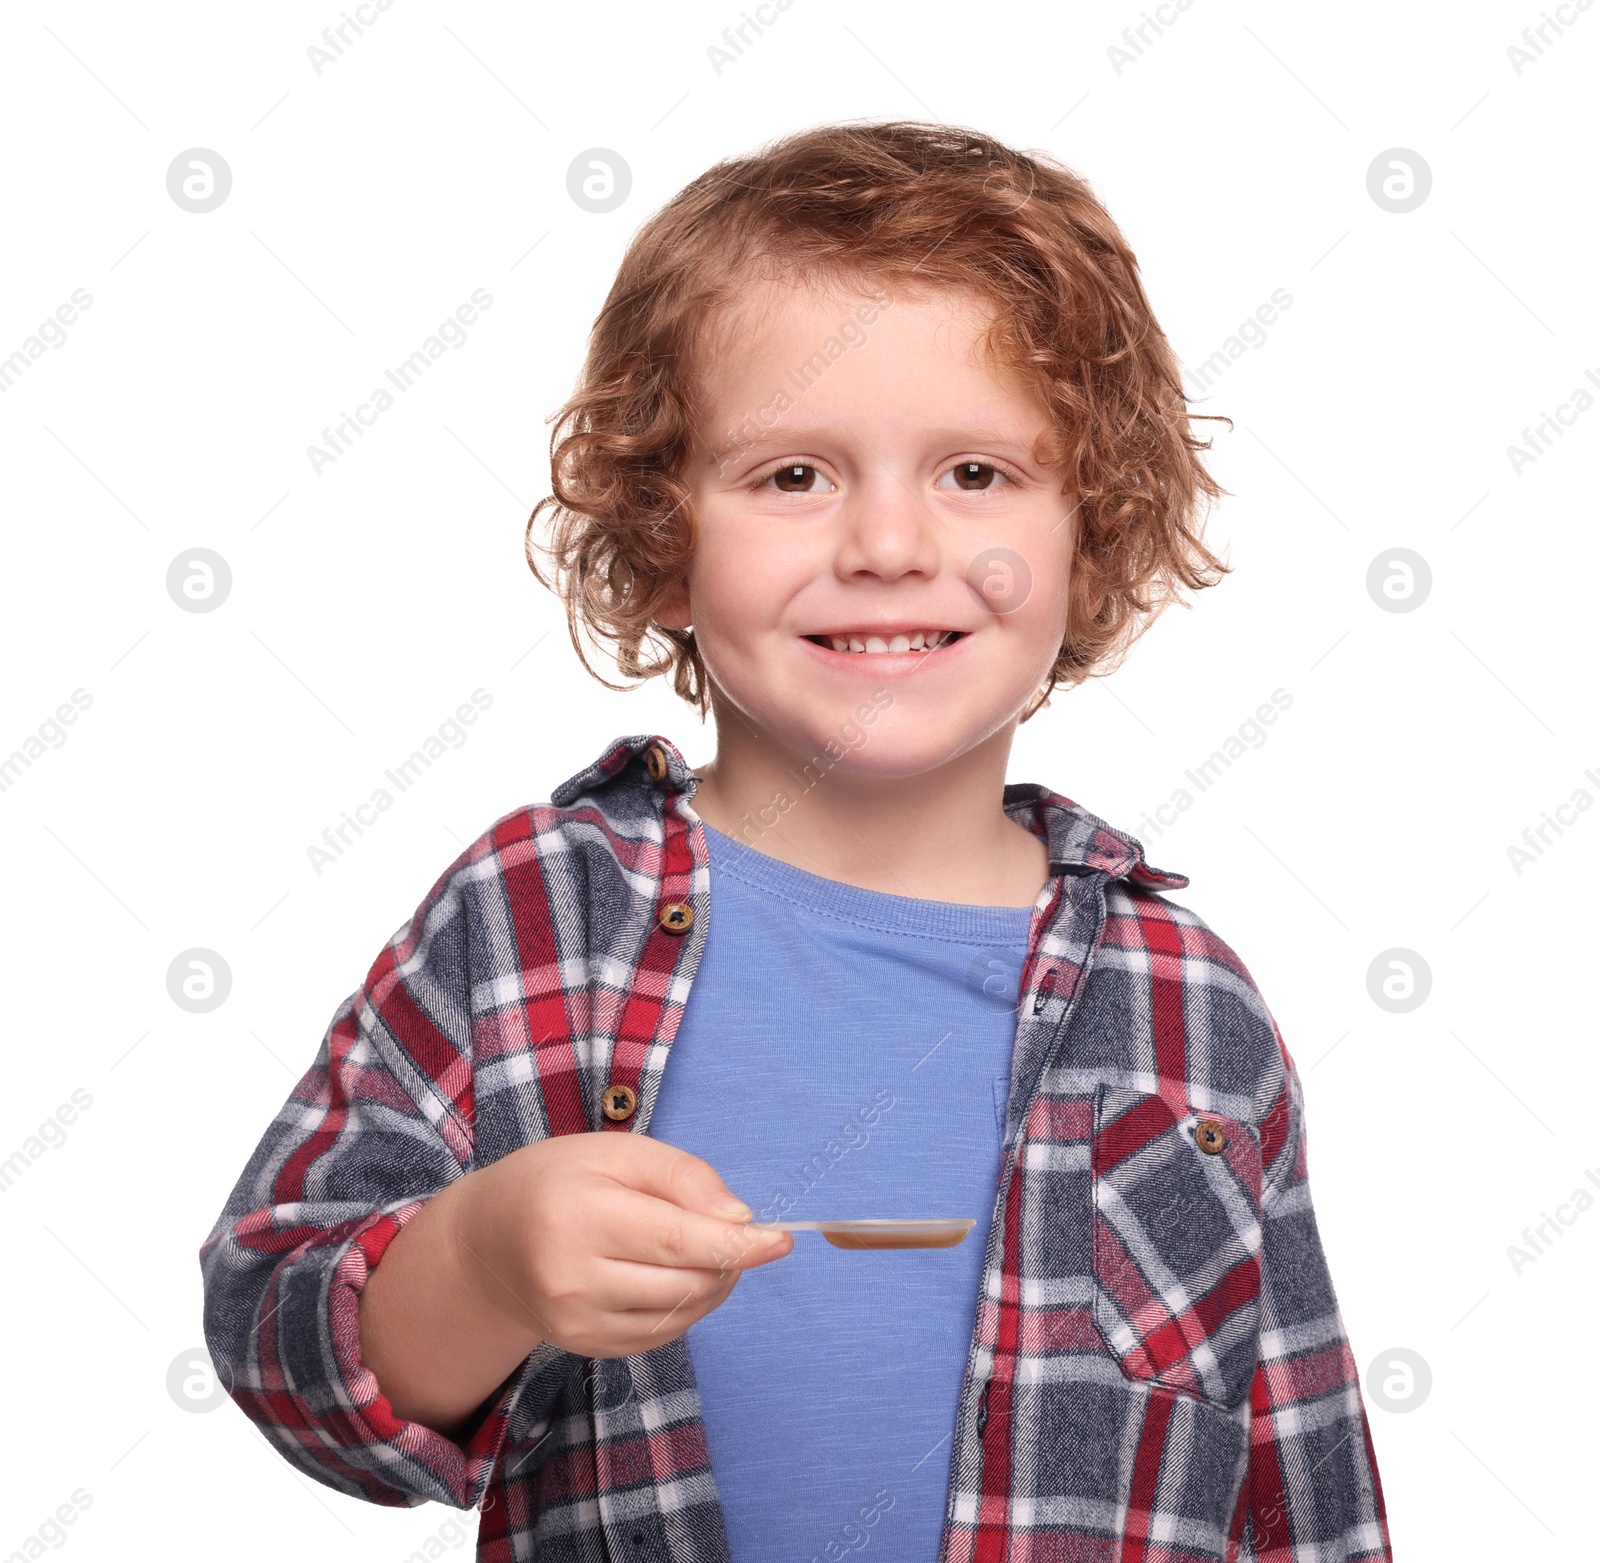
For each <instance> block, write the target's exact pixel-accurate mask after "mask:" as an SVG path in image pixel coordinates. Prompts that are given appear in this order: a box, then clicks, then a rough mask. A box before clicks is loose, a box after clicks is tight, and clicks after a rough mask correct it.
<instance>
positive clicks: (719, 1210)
mask: <svg viewBox="0 0 1600 1563" xmlns="http://www.w3.org/2000/svg"><path fill="white" fill-rule="evenodd" d="M606 1139H607V1140H608V1141H609V1142H610V1143H609V1144H608V1145H606V1146H605V1147H604V1151H605V1156H604V1163H603V1165H602V1167H601V1170H602V1172H603V1173H604V1174H605V1175H606V1176H607V1177H610V1178H613V1179H615V1180H616V1181H617V1182H619V1183H622V1184H624V1185H625V1186H626V1187H628V1188H632V1189H637V1190H638V1191H639V1192H640V1193H642V1194H653V1195H655V1197H656V1198H657V1199H664V1200H666V1201H667V1202H668V1203H670V1204H674V1205H679V1206H682V1207H683V1208H684V1209H685V1210H695V1211H700V1212H703V1213H704V1214H707V1215H715V1216H719V1217H721V1218H722V1219H724V1220H729V1221H748V1220H749V1219H750V1218H751V1215H752V1214H753V1212H752V1211H751V1209H750V1207H749V1206H748V1205H747V1204H745V1203H744V1201H743V1200H741V1199H739V1198H738V1196H737V1195H735V1194H734V1193H733V1192H732V1191H731V1190H730V1189H729V1188H728V1186H727V1184H725V1183H724V1182H723V1181H722V1179H721V1177H719V1176H718V1174H717V1170H716V1168H715V1167H713V1166H712V1165H711V1163H710V1162H708V1161H704V1160H702V1159H701V1158H700V1157H699V1156H693V1155H691V1154H690V1153H689V1152H688V1151H685V1150H680V1149H679V1148H678V1147H677V1146H676V1145H669V1144H667V1142H666V1141H665V1140H657V1139H653V1138H652V1137H651V1136H649V1135H647V1134H607V1135H606Z"/></svg>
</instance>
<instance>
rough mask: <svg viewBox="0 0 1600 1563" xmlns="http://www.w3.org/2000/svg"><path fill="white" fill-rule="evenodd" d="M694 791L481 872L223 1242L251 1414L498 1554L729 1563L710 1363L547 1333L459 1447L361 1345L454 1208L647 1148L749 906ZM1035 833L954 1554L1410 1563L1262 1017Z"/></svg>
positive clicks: (1013, 793) (1098, 827) (370, 980)
mask: <svg viewBox="0 0 1600 1563" xmlns="http://www.w3.org/2000/svg"><path fill="white" fill-rule="evenodd" d="M696 786H697V781H696V778H695V777H694V775H693V774H692V773H691V771H690V770H689V768H688V766H687V765H686V764H685V762H684V760H683V757H682V756H681V755H680V754H679V752H678V751H677V749H675V748H674V747H673V746H672V745H671V744H670V743H669V742H667V740H666V739H664V738H661V737H651V736H641V737H633V738H622V739H618V740H617V741H616V742H615V743H614V744H612V745H611V747H610V748H609V749H608V750H607V751H606V753H605V754H604V755H602V756H601V758H600V759H599V760H597V761H596V762H595V763H594V764H593V765H591V766H589V767H588V768H587V769H586V770H583V771H581V772H579V774H578V775H576V776H574V777H573V778H572V779H571V780H570V781H567V782H565V783H563V784H562V785H561V786H560V787H558V788H556V789H555V791H554V793H553V794H552V801H551V802H550V803H549V804H541V805H536V806H533V807H529V808H522V809H518V810H516V811H515V812H513V813H511V814H507V815H506V816H505V817H504V818H503V819H501V820H499V821H498V822H497V823H496V824H494V825H493V826H492V827H491V828H490V829H489V830H488V831H486V832H485V833H484V834H483V835H482V836H481V837H480V838H479V839H478V840H477V841H475V842H474V843H473V844H472V845H471V846H470V847H468V848H467V850H466V851H465V852H463V853H462V854H461V856H460V857H459V858H457V859H456V861H455V862H454V863H453V864H451V866H450V867H449V868H448V869H447V870H446V871H445V872H444V874H443V875H442V876H441V878H440V879H439V880H438V882H437V883H436V884H435V885H434V886H433V888H432V889H431V890H430V891H429V892H428V894H427V895H426V897H424V899H423V901H422V904H421V905H420V906H419V907H418V908H417V911H416V914H415V916H414V917H412V919H411V920H410V921H409V922H408V923H407V924H406V926H405V927H403V928H402V929H400V931H399V932H398V933H396V934H395V936H394V938H393V939H392V940H390V942H389V943H388V945H387V946H386V947H385V948H384V950H383V951H382V953H381V954H380V955H379V956H378V958H377V960H376V961H375V962H374V963H373V966H372V969H371V970H370V971H369V972H368V973H367V977H366V980H365V982H364V983H363V984H362V985H361V987H360V988H359V989H358V990H357V991H356V992H355V993H354V994H352V995H351V996H350V998H349V999H347V1000H346V1001H345V1002H344V1003H343V1004H342V1005H341V1006H340V1007H339V1010H338V1012H337V1013H336V1014H335V1015H334V1017H333V1020H332V1023H331V1024H330V1026H329V1028H328V1032H327V1035H326V1036H325V1037H324V1038H323V1042H322V1046H321V1049H320V1051H319V1052H318V1054H317V1057H316V1061H315V1062H314V1063H313V1064H312V1066H311V1067H310V1069H309V1070H308V1071H307V1072H306V1074H305V1076H304V1078H303V1079H302V1080H301V1081H300V1082H299V1084H298V1085H296V1086H295V1088H294V1091H293V1093H292V1095H291V1096H290V1098H289V1100H288V1101H287V1102H286V1103H285V1104H284V1107H283V1109H282V1111H281V1112H280V1113H279V1114H278V1115H277V1117H276V1119H275V1120H274V1121H273V1123H272V1125H271V1126H270V1127H269V1128H268V1130H267V1131H266V1134H265V1136H264V1137H263V1138H262V1140H261V1143H260V1144H259V1146H258V1147H257V1148H256V1151H255V1153H254V1155H253V1156H252V1157H251V1158H250V1161H249V1164H248V1166H247V1167H246V1168H245V1170H244V1173H243V1175H242V1176H241V1177H240V1179H239V1181H238V1184H237V1185H236V1186H235V1188H234V1190H233V1193H232V1194H231V1196H230V1197H229V1199H228V1202H227V1206H226V1208H225V1210H224V1211H223V1213H222V1215H221V1216H220V1217H219V1219H218V1221H217V1224H216V1226H215V1227H214V1228H213V1229H212V1232H211V1234H210V1236H209V1237H208V1238H207V1239H206V1242H205V1244H204V1246H203V1247H202V1249H201V1251H200V1259H201V1265H202V1268H203V1272H204V1278H205V1334H206V1342H207V1345H208V1347H209V1349H210V1352H211V1356H212V1358H213V1361H214V1362H215V1364H216V1366H217V1369H218V1372H219V1375H220V1377H221V1379H222V1381H223V1382H224V1383H225V1384H226V1385H227V1387H228V1389H229V1392H230V1393H231V1395H232V1397H233V1399H234V1400H235V1401H236V1402H237V1403H238V1404H239V1406H240V1408H241V1409H242V1410H243V1411H244V1413H245V1415H246V1416H248V1417H249V1418H250V1419H251V1420H252V1421H253V1422H255V1423H256V1424H257V1426H259V1427H260V1428H261V1430H262V1431H263V1433H265V1434H266V1436H267V1437H268V1439H270V1440H271V1442H272V1443H273V1444H274V1445H275V1446H276V1448H277V1449H278V1450H279V1451H280V1452H281V1453H282V1454H283V1455H284V1456H285V1458H287V1459H289V1460H291V1461H292V1462H294V1463H295V1464H296V1465H298V1466H299V1467H301V1468H302V1469H303V1470H304V1471H306V1472H307V1473H308V1474H310V1475H312V1476H314V1477H316V1478H317V1479H318V1480H319V1481H321V1482H324V1483H326V1484H327V1485H328V1486H330V1487H332V1488H335V1489H336V1490H338V1491H340V1492H344V1493H348V1494H351V1495H352V1496H354V1497H358V1498H365V1499H368V1500H370V1501H372V1502H374V1503H385V1504H395V1505H407V1506H409V1505H415V1504H419V1503H423V1502H425V1501H427V1500H429V1499H432V1500H434V1501H436V1502H440V1503H446V1504H451V1505H454V1506H455V1507H457V1508H467V1507H469V1506H476V1507H477V1508H479V1509H480V1510H481V1521H480V1526H479V1535H478V1558H479V1560H480V1563H513V1560H525V1559H531V1558H536V1559H539V1560H541V1563H557V1560H571V1563H580V1560H582V1563H588V1560H591V1559H595V1558H600V1557H606V1558H612V1559H626V1560H629V1563H645V1560H650V1563H691V1560H692V1563H715V1560H718V1559H726V1558H727V1557H728V1548H727V1541H726V1537H725V1533H724V1530H723V1518H722V1511H721V1508H720V1506H719V1505H718V1502H717V1495H716V1486H715V1483H714V1481H713V1478H712V1471H711V1466H710V1457H709V1453H708V1449H707V1443H706V1436H705V1427H704V1423H703V1422H702V1420H701V1406H700V1399H699V1396H698V1394H697V1392H696V1389H695V1378H694V1370H693V1365H692V1362H691V1359H690V1356H689V1350H688V1346H687V1343H686V1340H685V1338H684V1337H682V1336H680V1337H679V1338H678V1339H677V1340H674V1341H671V1342H669V1343H668V1344H666V1345H663V1346H659V1347H656V1348H655V1349H653V1350H651V1351H647V1352H642V1353H639V1354H637V1355H634V1356H630V1357H621V1358H615V1359H601V1360H592V1359H588V1358H584V1357H579V1356H575V1355H573V1354H572V1353H570V1352H567V1351H563V1350H561V1349H560V1348H558V1347H555V1346H552V1345H549V1344H543V1345H541V1346H539V1347H538V1348H537V1349H536V1350H535V1351H534V1352H533V1353H532V1354H531V1355H530V1356H529V1357H528V1358H527V1360H526V1361H525V1362H524V1363H523V1364H522V1365H521V1367H520V1368H519V1369H518V1370H517V1371H516V1373H514V1374H513V1375H512V1377H511V1378H510V1379H508V1380H507V1382H506V1384H505V1385H504V1386H503V1387H502V1389H501V1390H500V1392H499V1393H498V1395H497V1397H496V1398H495V1399H494V1401H493V1403H492V1405H491V1406H490V1407H489V1408H488V1409H487V1411H486V1412H485V1413H483V1414H482V1415H481V1417H480V1418H479V1419H478V1420H477V1421H476V1422H475V1423H474V1424H472V1425H470V1426H469V1427H468V1428H466V1429H464V1430H463V1431H462V1432H461V1433H460V1434H459V1435H458V1437H457V1438H456V1439H450V1438H446V1437H444V1436H443V1435H442V1434H440V1433H437V1432H435V1431H433V1430H432V1429H430V1428H427V1427H424V1426H422V1425H421V1424H420V1423H416V1422H407V1421H402V1420H401V1419H399V1418H398V1417H396V1416H395V1414H394V1412H393V1411H392V1410H391V1409H390V1406H389V1404H388V1402H387V1401H386V1400H385V1398H384V1397H383V1395H382V1394H381V1393H380V1392H379V1390H378V1385H377V1381H376V1380H375V1379H374V1377H373V1375H372V1374H371V1372H370V1371H369V1370H368V1369H367V1368H366V1367H364V1366H363V1365H362V1361H361V1355H360V1335H359V1329H358V1306H359V1302H360V1294H361V1288H362V1287H363V1285H364V1284H365V1283H366V1279H367V1277H368V1276H369V1275H370V1274H371V1272H372V1268H373V1266H374V1265H376V1264H378V1263H380V1262H381V1260H382V1257H383V1252H384V1249H385V1248H386V1247H387V1246H388V1244H389V1242H390V1241H391V1239H392V1238H393V1237H394V1235H395V1234H396V1233H397V1232H398V1231H399V1230H400V1228H401V1227H402V1226H404V1225H405V1223H406V1222H407V1221H408V1220H410V1219H411V1217H412V1216H414V1215H415V1214H416V1213H417V1211H419V1210H420V1209H421V1208H422V1207H423V1205H424V1204H425V1203H426V1202H427V1200H428V1199H429V1198H430V1196H432V1195H433V1194H435V1193H437V1192H438V1191H439V1190H440V1189H441V1188H443V1187H444V1186H445V1185H446V1184H448V1183H450V1182H451V1181H452V1180H453V1179H456V1178H459V1177H461V1176H462V1175H463V1174H464V1173H467V1172H471V1171H472V1170H474V1169H475V1168H478V1167H483V1166H486V1165H488V1164H489V1163H491V1162H494V1161H496V1160H497V1159H498V1158H500V1157H502V1156H505V1155H508V1154H509V1153H510V1152H512V1151H514V1150H516V1149H517V1148H518V1147H519V1146H522V1145H525V1144H528V1143H529V1142H530V1141H533V1140H537V1139H540V1138H542V1137H544V1136H545V1135H551V1134H571V1133H575V1132H583V1131H586V1130H611V1131H614V1132H617V1133H635V1134H643V1133H647V1132H648V1129H649V1122H650V1113H651V1109H652V1107H653V1105H654V1103H655V1100H656V1097H657V1093H658V1091H659V1089H660V1085H661V1078H662V1071H663V1070H664V1069H665V1068H666V1067H667V1062H668V1059H669V1058H670V1056H671V1051H672V1039H673V1036H674V1033H675V1032H676V1030H677V1027H678V1024H679V1021H680V1020H681V1018H682V1015H683V1008H684V1002H685V1000H686V999H687V998H688V996H689V988H690V984H691V983H692V982H693V980H694V975H695V970H696V968H697V966H698V963H699V960H700V954H701V950H702V949H703V947H704V942H705V937H706V930H707V927H708V925H709V923H710V920H711V919H712V918H713V917H714V916H715V915H716V909H715V907H714V906H713V904H712V899H711V893H710V892H711V872H710V867H709V861H708V857H707V851H706V842H705V833H704V831H703V829H702V828H701V826H700V823H699V820H698V817H697V816H696V815H695V814H694V813H693V811H692V808H691V807H690V800H691V798H692V797H693V795H694V790H695V787H696ZM1004 805H1005V808H1006V811H1007V813H1008V814H1009V815H1010V816H1011V818H1012V819H1014V820H1016V821H1017V822H1018V823H1019V824H1022V825H1025V826H1027V827H1028V828H1029V829H1030V830H1032V831H1034V832H1035V833H1036V834H1038V835H1039V836H1041V837H1042V838H1043V839H1044V840H1045V841H1046V843H1047V844H1048V846H1049V852H1050V873H1051V878H1050V881H1049V883H1048V884H1047V885H1046V887H1045V889H1044V890H1043V892H1042V893H1041V894H1040V897H1039V901H1038V903H1037V906H1036V909H1035V912H1034V915H1033V922H1032V925H1031V930H1030V939H1029V949H1028V955H1027V961H1026V964H1025V965H1024V967H1023V969H1022V973H1021V979H1020V986H1019V990H1018V992H1019V999H1018V1005H1017V1034H1016V1044H1015V1051H1014V1054H1013V1063H1012V1085H1011V1098H1010V1105H1009V1109H1008V1112H1007V1117H1006V1132H1005V1142H1004V1149H1003V1151H1002V1164H1001V1172H1000V1177H999V1182H998V1185H997V1188H996V1193H995V1205H994V1214H993V1221H992V1224H991V1228H990V1235H989V1246H988V1251H987V1253H986V1254H985V1256H984V1269H983V1290H982V1294H981V1296H980V1298H979V1300H978V1309H977V1321H976V1325H975V1328H974V1332H973V1338H972V1341H971V1344H970V1348H969V1354H968V1359H967V1370H966V1376H965V1382H964V1384H963V1386H962V1391H961V1398H960V1402H959V1404H958V1406H957V1407H956V1410H955V1416H954V1421H953V1427H952V1435H953V1436H952V1440H951V1449H950V1460H951V1464H950V1482H949V1497H948V1506H947V1508H946V1511H945V1524H944V1541H943V1545H942V1547H941V1549H940V1555H939V1556H940V1563H978V1560H994V1563H1002V1560H1010V1563H1028V1560H1030V1559H1031V1560H1043V1559H1047V1558H1048V1559H1063V1560H1064V1559H1068V1558H1071V1559H1081V1560H1085V1563H1087V1560H1089V1559H1097V1560H1100V1559H1103V1560H1106V1563H1133V1560H1138V1563H1201V1560H1213V1559H1226V1560H1229V1563H1244V1560H1251V1559H1255V1560H1260V1563H1267V1560H1278V1563H1334V1560H1340V1563H1344V1560H1351V1559H1378V1558H1381V1559H1388V1558H1389V1557H1390V1551H1389V1539H1388V1527H1387V1522H1386V1519H1385V1513H1384V1504H1383V1493H1382V1488H1381V1487H1380V1485H1379V1480H1378V1472H1377V1467H1376V1463H1375V1460H1374V1456H1373V1450H1372V1442H1371V1436H1370V1433H1369V1430H1368V1426H1367V1420H1366V1415H1365V1413H1364V1411H1363V1408H1362V1402H1361V1392H1360V1383H1359V1375H1358V1373H1357V1370H1356V1365H1355V1362H1354V1359H1353V1357H1352V1354H1351V1350H1350V1346H1349V1343H1348V1341H1347V1340H1346V1338H1345V1334H1344V1329H1343V1325H1342V1322H1341V1320H1340V1316H1339V1310H1338V1304H1337V1302H1336V1300H1335V1297H1334V1292H1333V1288H1332V1285H1331V1283H1330V1281H1329V1276H1328V1269H1327V1264H1326V1261H1325V1259H1324V1257H1323V1251H1322V1246H1321V1243H1320V1240H1319V1238H1318V1235H1317V1227H1316V1221H1315V1217H1314V1214H1313V1211H1312V1206H1311V1197H1310V1191H1309V1188H1308V1186H1307V1182H1306V1154H1305V1128H1304V1122H1303V1118H1302V1110H1301V1093H1300V1084H1299V1080H1298V1078H1297V1076H1296V1074H1295V1069H1294V1065H1293V1064H1292V1062H1291V1061H1290V1058H1289V1055H1288V1053H1287V1052H1286V1051H1285V1049H1284V1046H1283V1042H1282V1039H1281V1038H1280V1037H1279V1035H1278V1031H1277V1028H1276V1026H1275V1024H1274V1022H1273V1020H1272V1017H1271V1015H1270V1014H1269V1013H1268V1011H1267V1007H1266V1005H1265V1004H1264V1003H1263V1001H1262V999H1261V996H1260V994H1259V993H1258V992H1257V991H1256V988H1255V985H1254V983H1253V982H1252V981H1251V979H1250V976H1249V973H1248V972H1247V971H1246V970H1245V968H1244V966H1243V965H1242V964H1241V962H1240V961H1239V958H1238V957H1237V956H1236V955H1235V954H1234V953H1233V951H1232V950H1230V949H1229V948H1228V946H1227V945H1226V944H1224V943H1223V942H1222V941H1221V940H1220V939H1218V938H1217V937H1216V935H1215V934H1213V933H1212V932H1211V931H1210V929H1208V928H1207V927H1206V925H1205V924H1204V923H1203V922H1202V921H1201V920H1200V919H1199V918H1198V917H1196V916H1195V915H1194V913H1192V912H1189V911H1187V910H1185V909H1184V908H1182V907H1180V906H1176V905H1174V904H1173V903H1172V902H1170V901H1168V900H1166V899H1164V898H1163V897H1162V896H1161V895H1160V894H1158V893H1157V892H1159V891H1161V890H1167V889H1178V888H1182V887H1183V886H1184V885H1185V884H1187V882H1188V881H1187V880H1186V879H1184V878H1183V877H1182V876H1181V875H1176V874H1163V873H1161V872H1159V871H1157V870H1155V869H1152V868H1150V867H1148V866H1147V865H1146V864H1145V862H1144V860H1143V854H1142V851H1141V849H1140V847H1139V844H1138V843H1137V842H1136V841H1134V840H1132V839H1131V838H1129V837H1127V836H1124V835H1122V834H1120V833H1118V832H1117V831H1115V830H1113V829H1111V827H1110V826H1108V825H1107V824H1105V822H1104V821H1102V820H1100V819H1097V818H1096V817H1095V816H1094V815H1092V814H1090V813H1088V812H1087V811H1086V810H1084V809H1082V808H1080V807H1078V805H1077V804H1075V803H1072V802H1070V801H1069V800H1068V799H1066V798H1064V797H1062V796H1060V795H1059V794H1057V793H1053V792H1051V791H1049V790H1048V789H1046V788H1043V787H1038V786H1033V785H1024V784H1012V785H1009V786H1007V787H1006V789H1005V793H1004ZM685 905H687V907H688V908H689V909H690V910H691V911H692V913H693V916H692V917H688V916H686V915H685V914H684V911H683V908H684V906H685ZM756 1068H757V1069H758V1070H759V1061H757V1062H756ZM624 1085H625V1086H627V1087H629V1088H630V1089H631V1090H632V1091H633V1092H634V1093H635V1094H636V1097H637V1107H636V1110H635V1111H634V1112H633V1114H632V1115H631V1116H630V1117H628V1118H626V1119H625V1120H623V1121H620V1122H613V1121H612V1120H611V1119H610V1118H609V1117H607V1116H606V1115H605V1113H604V1112H603V1111H602V1100H603V1099H605V1098H606V1097H607V1094H608V1092H609V1091H610V1089H611V1088H612V1087H615V1086H624ZM618 1094H619V1095H623V1093H618ZM623 1099H624V1101H625V1100H626V1098H625V1095H623ZM886 1414H892V1412H886ZM597 1532H603V1533H604V1546H603V1547H602V1546H601V1545H600V1539H601V1538H600V1536H599V1535H597ZM804 1550H805V1549H804V1548H803V1547H802V1548H801V1551H804ZM841 1551H842V1544H841ZM796 1555H797V1556H799V1552H797V1554H796Z"/></svg>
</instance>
